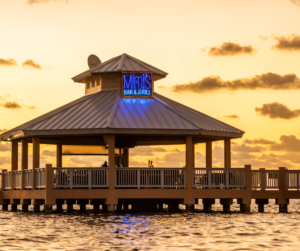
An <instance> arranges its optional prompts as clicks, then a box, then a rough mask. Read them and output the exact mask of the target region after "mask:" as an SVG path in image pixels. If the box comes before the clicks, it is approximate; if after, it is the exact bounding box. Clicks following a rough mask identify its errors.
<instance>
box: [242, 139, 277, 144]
mask: <svg viewBox="0 0 300 251" xmlns="http://www.w3.org/2000/svg"><path fill="white" fill-rule="evenodd" d="M244 143H245V144H262V145H270V144H274V143H275V141H271V140H267V139H263V138H260V139H252V140H250V139H245V140H244Z"/></svg>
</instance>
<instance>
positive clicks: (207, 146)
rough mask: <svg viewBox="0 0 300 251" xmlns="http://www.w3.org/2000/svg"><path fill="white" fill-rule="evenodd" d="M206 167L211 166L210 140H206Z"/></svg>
mask: <svg viewBox="0 0 300 251" xmlns="http://www.w3.org/2000/svg"><path fill="white" fill-rule="evenodd" d="M205 155H206V167H212V142H211V141H207V142H206V154H205Z"/></svg>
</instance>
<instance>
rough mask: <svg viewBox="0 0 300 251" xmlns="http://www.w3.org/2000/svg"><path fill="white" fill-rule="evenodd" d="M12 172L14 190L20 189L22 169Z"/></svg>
mask: <svg viewBox="0 0 300 251" xmlns="http://www.w3.org/2000/svg"><path fill="white" fill-rule="evenodd" d="M13 174H14V190H21V189H22V171H20V170H16V171H13Z"/></svg>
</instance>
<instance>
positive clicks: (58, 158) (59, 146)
mask: <svg viewBox="0 0 300 251" xmlns="http://www.w3.org/2000/svg"><path fill="white" fill-rule="evenodd" d="M56 167H62V144H57V145H56Z"/></svg>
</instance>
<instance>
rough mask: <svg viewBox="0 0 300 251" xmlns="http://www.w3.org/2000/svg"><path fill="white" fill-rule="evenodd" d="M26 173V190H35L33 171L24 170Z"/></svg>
mask: <svg viewBox="0 0 300 251" xmlns="http://www.w3.org/2000/svg"><path fill="white" fill-rule="evenodd" d="M23 172H24V189H27V190H29V189H32V188H33V169H26V170H23Z"/></svg>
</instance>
